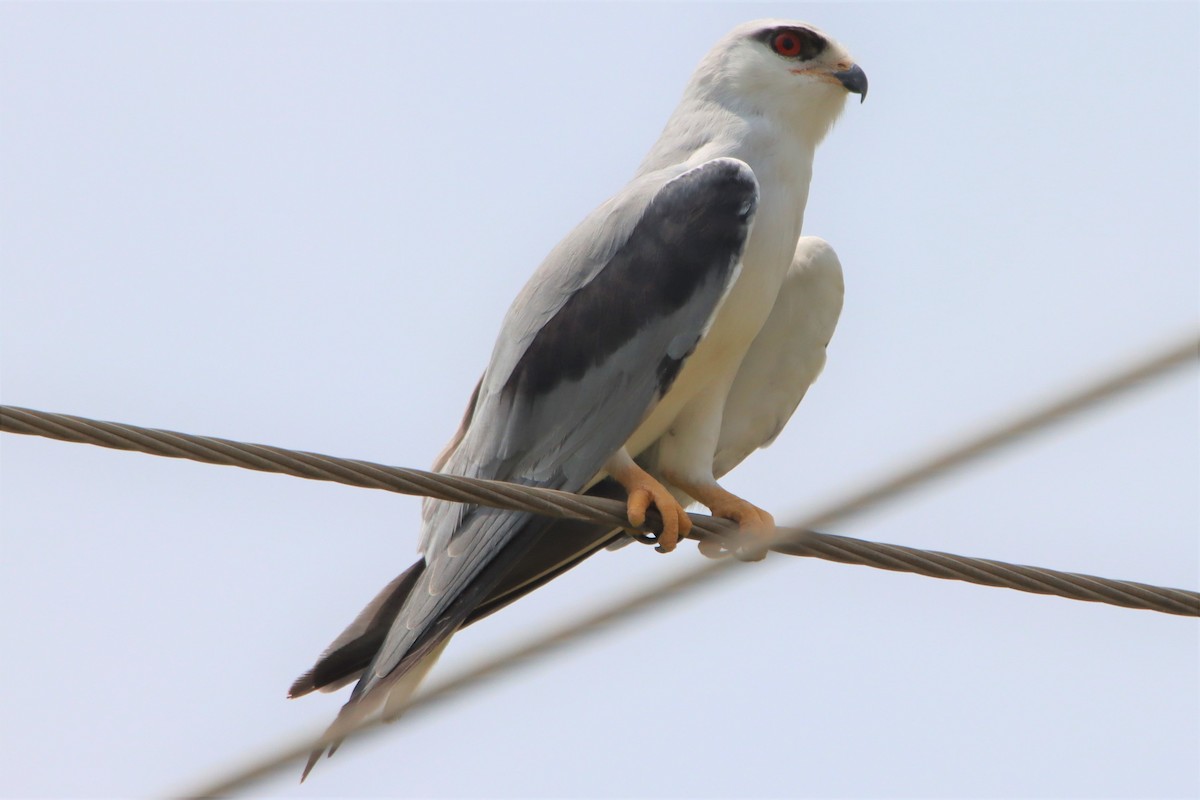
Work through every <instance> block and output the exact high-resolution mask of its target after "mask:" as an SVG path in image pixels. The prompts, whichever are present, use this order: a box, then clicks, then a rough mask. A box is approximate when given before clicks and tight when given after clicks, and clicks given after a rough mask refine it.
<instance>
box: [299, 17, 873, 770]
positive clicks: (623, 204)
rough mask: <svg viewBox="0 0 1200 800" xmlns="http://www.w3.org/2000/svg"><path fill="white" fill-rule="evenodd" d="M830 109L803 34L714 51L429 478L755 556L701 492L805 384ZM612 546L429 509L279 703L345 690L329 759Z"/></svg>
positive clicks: (665, 545) (516, 309)
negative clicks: (698, 533)
mask: <svg viewBox="0 0 1200 800" xmlns="http://www.w3.org/2000/svg"><path fill="white" fill-rule="evenodd" d="M850 92H853V93H857V94H859V95H862V96H863V97H865V95H866V92H867V80H866V76H865V74H864V73H863V71H862V70H861V69H860V68H859V67H858V66H857V65H855V64H854V62H853V61H852V60H851V58H850V56H849V54H848V53H847V52H846V51H845V50H844V49H843V48H842V46H841V45H839V44H838V43H837V42H835V41H834V40H832V39H831V38H829V37H828V36H826V35H825V34H824V33H822V32H821V31H819V30H817V29H816V28H814V27H812V26H810V25H807V24H804V23H800V22H789V21H785V20H760V21H756V22H750V23H746V24H744V25H741V26H738V27H737V28H735V29H734V30H733V31H731V32H730V33H729V34H728V35H727V36H725V37H724V38H723V39H722V40H721V41H720V42H718V43H717V44H716V46H715V47H714V48H713V49H712V50H711V51H710V52H709V53H708V55H706V56H705V57H704V59H703V60H702V61H701V63H700V65H699V67H698V68H697V69H696V71H695V73H694V74H693V76H692V78H691V81H690V82H689V84H688V86H687V88H686V90H685V92H684V96H683V99H682V101H681V102H680V104H679V106H678V108H677V109H676V110H675V112H674V114H673V115H672V116H671V118H670V119H669V120H668V122H667V125H666V127H665V129H664V131H663V133H662V135H661V136H660V138H659V140H658V142H657V143H656V144H655V145H654V147H653V148H651V150H650V153H649V154H648V155H647V156H646V158H645V160H644V161H643V162H642V164H641V167H640V168H639V169H638V171H637V173H636V174H635V175H634V177H633V180H632V181H631V182H630V183H629V185H628V186H626V187H625V188H624V189H623V190H621V191H620V192H619V193H617V194H616V195H615V196H614V197H612V198H611V199H609V200H608V201H607V202H605V203H604V204H602V205H601V206H600V207H599V208H598V209H597V210H596V211H594V212H593V213H592V214H590V215H589V216H588V217H587V218H586V219H584V221H583V222H582V223H580V225H579V226H578V227H576V228H575V229H574V230H573V231H572V232H571V233H570V234H568V235H567V237H566V238H565V239H563V241H562V242H560V243H559V245H558V246H557V247H555V248H554V250H552V251H551V253H550V254H549V256H547V258H546V260H545V261H544V262H543V263H542V265H541V267H539V269H538V270H537V272H536V273H535V274H534V276H533V278H532V279H531V280H530V281H529V283H528V284H527V285H526V286H525V288H524V289H523V290H522V291H521V293H520V294H519V295H518V297H517V299H516V300H515V301H514V303H513V305H512V307H511V308H510V309H509V312H508V314H507V316H506V317H505V319H504V322H503V324H502V326H501V330H500V334H499V336H498V338H497V341H496V345H495V349H494V350H493V353H492V357H491V361H490V363H489V364H488V367H487V369H486V371H485V372H484V374H483V377H482V378H481V380H480V382H479V385H478V386H477V387H476V389H475V393H474V394H473V395H472V397H471V400H470V403H469V405H468V409H467V413H466V416H465V418H464V420H463V424H462V426H461V427H460V429H459V431H458V432H457V433H456V434H455V436H454V437H453V439H452V440H451V442H450V444H449V445H448V446H447V448H446V450H445V451H444V452H443V453H442V455H441V456H439V458H438V460H437V463H436V464H435V469H438V470H440V471H442V472H445V473H449V474H454V475H466V476H470V477H479V478H493V479H498V480H506V481H513V482H517V483H524V484H528V485H531V486H541V487H548V488H554V489H563V490H566V491H574V492H580V491H589V492H590V493H592V494H598V495H605V496H610V497H625V498H626V502H627V513H628V517H629V520H630V523H631V524H633V525H634V526H637V525H640V524H641V523H642V522H643V521H644V519H645V515H646V512H647V510H648V509H649V507H650V506H651V505H653V506H655V507H656V508H657V509H658V511H659V513H660V514H661V516H662V518H663V530H662V532H661V534H659V537H658V543H659V550H661V551H663V552H667V551H670V550H672V549H674V547H675V546H676V543H677V542H678V540H679V538H681V537H683V536H686V535H687V533H688V531H689V529H690V525H691V523H690V521H689V520H688V518H687V515H686V513H685V512H684V506H685V505H687V504H689V503H691V502H693V501H699V502H700V503H702V504H704V505H705V506H707V507H708V508H709V510H710V511H711V512H712V513H713V514H714V515H716V516H721V517H725V518H728V519H732V520H736V521H737V522H738V523H739V526H740V527H741V528H742V529H743V530H744V531H746V532H747V533H749V534H754V535H756V536H758V537H765V536H769V535H770V533H771V532H772V531H773V529H774V521H773V519H772V518H771V516H770V515H769V514H768V513H767V512H765V511H763V510H761V509H759V508H758V507H756V506H754V505H752V504H750V503H749V502H747V501H745V500H743V499H741V498H739V497H736V496H735V495H733V494H731V493H729V492H728V491H726V490H725V489H723V488H722V487H721V486H720V485H719V484H718V483H717V478H719V477H720V476H721V475H723V474H724V473H725V472H726V471H728V470H729V469H732V468H733V466H735V465H736V464H737V463H739V462H740V461H741V460H742V459H743V458H745V457H746V455H748V454H749V453H750V452H752V451H753V450H755V449H756V448H758V447H761V446H764V445H765V444H768V443H770V441H772V440H773V439H774V437H775V436H776V435H777V434H778V433H779V431H780V429H781V428H782V427H783V425H784V423H786V421H787V419H788V418H789V417H790V416H791V414H792V411H793V410H794V409H795V407H796V405H797V404H798V403H799V402H800V399H801V398H802V397H803V395H804V392H805V391H806V390H807V388H808V386H809V385H810V384H811V383H812V381H813V380H815V379H816V377H817V374H818V373H819V372H820V370H821V367H822V365H823V364H824V358H825V345H826V344H827V343H828V341H829V338H830V336H832V333H833V328H834V325H835V324H836V322H837V317H838V314H839V313H840V310H841V299H842V276H841V267H840V264H839V263H838V260H837V257H836V255H834V253H833V251H832V249H831V248H830V247H829V246H828V245H827V244H825V243H824V242H823V241H821V240H819V239H813V238H808V237H806V238H804V239H801V238H800V231H801V225H802V222H803V217H804V208H805V204H806V203H807V200H808V186H809V180H810V178H811V175H812V162H813V155H814V152H815V150H816V147H817V145H818V144H819V143H820V142H821V140H822V139H823V138H824V137H825V135H826V133H828V131H829V129H830V128H831V127H832V125H833V123H834V121H835V120H836V119H837V117H838V115H839V114H840V113H841V110H842V108H843V106H844V104H845V100H846V97H847V94H848V93H850ZM623 535H624V534H623V533H622V532H621V531H608V530H604V529H602V528H597V527H596V526H592V525H586V524H582V523H575V522H567V521H561V520H558V521H556V520H550V519H545V518H541V517H537V516H534V515H531V514H526V513H517V512H510V511H502V510H497V509H490V508H482V507H474V506H462V505H459V504H454V503H448V502H443V501H438V500H430V501H427V502H426V504H425V513H424V519H423V526H422V537H421V552H422V554H423V559H422V560H421V561H418V562H417V563H416V564H414V565H413V566H412V567H411V568H410V569H409V570H408V571H406V572H405V573H404V574H402V575H401V576H399V577H398V578H396V580H394V581H392V583H390V584H388V586H387V587H385V588H384V590H383V591H382V592H381V593H380V594H379V595H378V596H377V597H376V598H375V599H374V600H373V601H372V602H371V603H370V604H369V605H368V606H367V608H366V609H364V610H363V612H362V613H361V614H360V615H359V617H358V618H357V619H355V621H354V622H353V623H352V624H351V625H350V627H349V628H347V629H346V631H344V632H343V633H342V635H341V636H339V637H338V639H337V640H335V641H334V643H333V644H332V645H330V647H329V648H328V649H327V650H326V651H325V653H324V654H322V656H321V658H320V659H319V660H318V661H317V663H316V665H315V666H314V667H313V668H312V669H311V670H310V671H309V672H307V673H305V674H304V675H303V676H301V677H300V678H299V679H297V681H296V682H295V683H294V684H293V686H292V688H291V691H290V692H289V695H290V696H292V697H296V696H300V695H303V694H307V693H308V692H311V691H313V690H314V689H322V690H324V691H330V690H333V689H336V688H339V687H341V686H344V685H345V684H346V683H349V682H350V681H352V680H355V679H357V680H358V684H357V685H356V686H355V688H354V690H353V692H352V693H351V696H350V699H349V701H348V702H347V703H346V704H345V706H343V708H342V711H341V713H340V714H339V715H338V718H337V720H335V721H334V723H333V725H332V726H331V728H330V731H329V734H328V735H329V737H330V738H331V739H338V738H340V737H341V736H342V735H344V733H345V732H346V731H347V730H349V729H350V728H352V727H353V726H354V725H355V724H357V723H358V722H359V721H361V720H363V719H365V718H366V717H368V716H369V715H371V714H373V713H375V712H377V711H379V710H380V709H381V708H382V709H383V713H384V715H385V716H391V715H392V714H393V713H394V712H395V711H396V710H397V709H399V708H401V707H402V706H403V704H404V702H405V701H406V700H407V698H408V696H409V695H410V694H411V693H412V691H413V690H415V688H416V686H417V684H418V683H419V681H420V680H421V678H422V677H423V676H424V675H425V673H426V672H427V671H428V669H429V668H430V667H431V666H432V665H433V662H434V661H435V660H436V658H437V656H438V655H439V654H440V653H441V650H442V649H443V648H444V647H445V645H446V643H447V642H448V640H449V637H450V636H451V635H452V634H453V633H454V632H455V631H457V630H458V629H459V628H461V627H462V626H464V625H466V624H470V623H471V622H473V621H475V620H476V619H479V618H481V617H482V616H485V615H487V614H489V613H491V612H492V611H495V610H496V609H498V608H500V607H502V606H503V605H506V604H507V603H509V602H512V601H513V600H515V599H517V598H518V597H520V596H522V595H524V594H526V593H527V592H529V591H532V590H533V589H535V588H537V587H538V586H540V585H542V584H543V583H545V582H546V581H547V580H550V579H551V578H553V577H556V576H557V575H559V574H561V573H562V572H563V571H565V570H566V569H569V568H570V567H572V566H574V565H575V564H577V563H579V561H581V560H583V559H584V558H586V557H587V556H589V555H591V554H592V553H594V552H596V551H597V550H599V549H601V548H603V547H605V546H607V545H611V544H613V543H614V542H616V541H617V540H618V539H620V537H622V536H623ZM710 553H711V551H710ZM743 555H746V554H743ZM750 555H751V557H761V554H760V553H757V552H751V553H750ZM321 752H322V751H321V750H317V751H315V752H314V753H313V755H312V757H311V758H310V759H309V763H308V765H307V767H306V768H305V772H304V774H305V775H307V774H308V772H309V770H311V769H312V767H313V765H314V764H315V763H316V760H317V759H318V758H319V757H320V755H321ZM330 752H331V754H332V749H331V751H330Z"/></svg>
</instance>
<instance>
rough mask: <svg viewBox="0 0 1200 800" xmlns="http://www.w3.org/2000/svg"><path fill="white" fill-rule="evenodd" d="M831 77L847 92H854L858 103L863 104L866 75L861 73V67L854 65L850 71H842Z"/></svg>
mask: <svg viewBox="0 0 1200 800" xmlns="http://www.w3.org/2000/svg"><path fill="white" fill-rule="evenodd" d="M833 77H835V78H837V79H838V81H840V82H841V84H842V86H845V87H846V91H847V92H854V94H857V95H859V99H858V102H860V103H861V102H863V101H864V100H866V99H867V73H865V72H863V71H862V67H860V66H859V65H858V64H855V65H854V66H853V67H851V68H850V69H844V70H842V71H841V72H835V73H833Z"/></svg>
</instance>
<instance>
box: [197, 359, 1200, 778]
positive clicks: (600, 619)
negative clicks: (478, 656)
mask: <svg viewBox="0 0 1200 800" xmlns="http://www.w3.org/2000/svg"><path fill="white" fill-rule="evenodd" d="M1197 356H1200V336H1196V337H1192V338H1189V339H1188V340H1187V341H1186V342H1183V343H1181V344H1179V345H1177V346H1174V347H1170V348H1165V349H1164V350H1162V351H1158V352H1156V353H1155V354H1153V355H1151V356H1149V357H1147V358H1146V359H1144V360H1142V361H1139V362H1137V363H1136V364H1133V365H1131V366H1129V367H1127V368H1124V369H1121V370H1118V371H1114V372H1113V373H1112V374H1110V375H1108V376H1106V377H1104V378H1102V379H1100V380H1097V381H1096V382H1094V383H1092V384H1089V385H1087V386H1085V387H1082V388H1081V389H1079V390H1077V391H1074V392H1069V393H1065V394H1063V395H1062V396H1061V397H1060V398H1059V399H1057V400H1055V401H1052V402H1048V403H1047V404H1046V405H1044V406H1042V407H1039V408H1036V409H1033V410H1031V411H1030V412H1028V413H1026V414H1023V415H1019V416H1015V417H1014V418H1013V419H1011V420H1010V421H1009V422H1007V423H1005V424H1001V425H997V426H994V427H992V428H989V429H987V430H985V431H983V432H981V433H980V434H979V435H977V436H975V437H972V438H970V439H967V440H964V441H963V442H962V443H961V444H959V445H957V446H954V447H949V448H947V449H945V450H944V451H941V452H938V453H936V454H934V455H932V456H930V457H929V458H927V459H925V460H923V461H919V462H917V463H914V464H912V465H911V466H909V467H908V468H907V469H903V470H899V471H897V472H896V473H895V474H894V475H890V476H887V477H886V478H884V479H881V480H879V481H877V482H874V483H871V484H869V485H867V486H864V487H863V488H862V489H861V490H860V491H857V492H853V493H850V494H848V495H847V496H846V497H844V498H843V499H841V500H839V501H837V502H834V503H831V504H829V505H828V506H826V507H825V508H824V509H822V510H820V511H819V512H817V513H815V514H813V515H811V516H810V517H809V518H808V519H807V520H805V522H804V523H802V525H801V526H800V527H801V529H803V528H808V527H811V526H815V525H825V524H829V523H830V522H832V521H834V520H844V519H846V518H847V517H849V516H851V515H853V514H855V513H858V512H860V511H862V510H865V509H866V508H868V507H870V506H874V505H876V504H877V503H878V502H880V501H881V500H884V499H887V498H890V497H892V496H895V495H897V494H899V493H902V492H904V491H906V490H908V489H911V488H913V487H914V486H915V485H917V484H919V483H921V482H924V481H928V480H930V479H932V478H934V477H936V476H937V475H939V474H941V473H942V472H944V471H945V470H947V469H950V468H953V467H958V466H961V465H963V464H965V463H967V462H968V461H971V460H973V459H975V458H977V457H979V456H981V455H984V454H985V453H988V452H991V451H993V450H995V449H996V448H997V447H999V446H1000V445H1003V444H1008V443H1012V442H1014V441H1015V440H1016V437H1017V436H1019V435H1022V434H1028V433H1032V432H1034V431H1036V430H1038V429H1041V428H1044V427H1046V426H1048V425H1050V424H1051V423H1054V422H1058V421H1062V420H1063V419H1065V418H1066V416H1067V415H1069V414H1071V413H1074V412H1078V411H1081V410H1083V409H1085V408H1087V407H1090V406H1094V405H1095V404H1097V403H1098V402H1099V401H1101V400H1105V399H1108V398H1111V397H1114V396H1115V395H1117V394H1119V393H1121V392H1123V391H1125V390H1128V389H1130V388H1132V387H1134V386H1137V385H1139V384H1140V383H1141V382H1142V381H1144V380H1146V379H1148V378H1150V377H1153V376H1155V375H1160V374H1162V373H1164V372H1166V371H1167V370H1169V369H1171V368H1173V367H1177V366H1180V365H1182V364H1184V363H1186V362H1188V361H1191V360H1193V359H1195V358H1196V357H1197ZM772 549H773V550H775V551H776V552H781V553H788V554H790V555H811V556H817V557H819V558H826V559H829V560H831V561H839V562H842V563H848V564H866V563H869V564H870V565H871V566H878V567H880V568H882V569H893V570H900V571H907V572H915V573H917V574H921V575H929V576H931V577H939V578H955V579H958V580H967V581H970V582H973V583H979V584H983V585H988V586H1010V588H1017V587H1015V586H1011V585H1010V583H1008V582H1006V581H1010V582H1011V581H1013V580H1017V581H1022V582H1024V585H1023V586H1022V587H1020V588H1022V589H1023V590H1024V591H1029V592H1036V593H1041V594H1062V595H1063V596H1076V595H1070V594H1066V593H1065V592H1067V591H1071V592H1076V593H1078V594H1077V596H1078V599H1087V600H1094V599H1096V597H1095V596H1091V593H1093V592H1100V591H1110V590H1115V591H1117V592H1120V593H1123V594H1125V595H1126V598H1127V599H1129V600H1131V601H1132V602H1133V605H1131V607H1144V606H1141V605H1140V603H1138V602H1137V601H1138V599H1139V598H1142V599H1144V598H1145V597H1147V596H1151V597H1157V598H1159V599H1162V600H1164V601H1166V602H1167V603H1168V604H1170V605H1172V606H1174V607H1177V608H1181V609H1186V611H1181V612H1168V613H1182V614H1185V615H1187V616H1197V615H1198V614H1200V593H1197V592H1192V591H1184V590H1179V589H1161V588H1158V587H1153V586H1146V585H1144V584H1138V583H1130V582H1125V581H1107V580H1105V579H1100V578H1092V577H1090V576H1086V575H1076V574H1072V573H1062V572H1055V571H1052V570H1041V569H1035V568H1031V567H1018V566H1015V565H1011V564H1004V563H1002V562H998V561H988V560H984V559H971V558H963V557H961V556H953V555H949V554H946V553H937V552H930V551H923V550H915V549H913V548H908V547H900V546H897V545H885V544H878V543H874V542H864V541H860V540H856V539H848V538H845V537H842V536H833V535H830V534H817V533H812V532H810V533H809V534H808V535H807V536H806V537H805V538H804V539H803V541H799V542H786V541H784V542H778V543H776V544H775V545H774V546H773V547H772ZM868 558H873V559H875V560H874V561H872V562H868V561H867V560H866V559H868ZM738 566H740V564H739V562H736V561H732V560H725V561H716V562H712V563H710V564H705V565H703V566H701V567H698V568H696V569H694V570H692V571H690V572H687V573H685V574H683V575H681V576H679V577H677V578H673V579H670V580H668V581H664V582H661V583H656V584H654V585H652V586H650V587H648V588H646V589H643V590H641V591H639V592H638V593H636V594H634V595H632V596H629V597H627V598H624V599H623V600H620V601H618V602H616V603H613V604H606V605H605V607H604V608H602V609H600V610H599V611H596V612H594V613H592V614H590V615H588V616H586V617H582V618H580V619H579V620H576V621H574V622H572V623H569V624H567V625H564V626H562V627H560V628H558V629H556V630H553V631H551V632H549V633H546V634H543V635H541V636H539V637H537V638H535V639H532V640H531V641H529V642H527V643H525V644H523V645H520V646H518V647H515V648H512V649H510V650H507V651H504V652H502V653H500V654H498V655H496V656H494V657H492V658H490V659H488V660H487V661H485V662H483V663H481V664H479V665H478V666H476V667H474V668H471V669H468V670H465V671H463V672H461V673H459V674H458V675H456V676H455V677H453V678H450V679H448V680H446V681H442V682H439V683H438V684H436V685H435V686H433V687H431V688H430V689H429V690H427V691H424V692H422V693H421V694H419V695H417V696H416V697H414V698H413V699H412V700H410V701H409V703H408V704H407V705H406V706H404V707H403V708H402V709H400V711H399V712H398V713H399V714H401V715H403V716H400V718H399V720H397V721H396V722H394V723H393V725H395V724H396V723H397V722H398V723H400V724H404V723H407V722H411V721H412V720H413V719H414V718H416V717H418V716H420V714H419V713H418V712H425V711H428V710H430V709H431V708H433V707H436V705H437V704H438V703H440V702H443V701H445V700H449V699H450V698H452V697H453V696H454V695H456V694H458V693H459V692H461V691H463V690H465V689H470V688H476V687H479V686H480V685H482V684H483V682H484V681H486V680H489V679H492V678H495V677H498V676H499V675H502V674H503V673H505V672H509V671H511V670H513V669H514V668H516V667H518V666H520V665H521V664H523V663H525V662H526V661H528V660H530V659H532V658H536V657H539V656H545V655H547V654H549V653H552V652H554V651H556V650H558V649H560V648H562V647H563V646H565V645H567V644H570V643H572V642H576V641H579V640H580V639H583V638H585V637H587V636H589V635H592V634H595V633H597V632H599V631H601V630H603V629H604V628H605V627H606V626H608V625H610V624H611V623H613V622H617V621H619V620H621V619H628V618H630V617H631V616H632V615H635V614H638V613H642V612H645V611H648V610H650V609H651V608H653V607H655V606H657V605H660V604H662V603H664V602H676V601H677V600H678V598H679V594H680V593H682V592H686V591H689V590H692V589H696V588H698V587H700V586H701V585H703V584H704V583H707V582H710V581H712V580H714V579H716V578H720V577H725V576H730V575H733V574H735V572H736V570H737V568H738ZM959 573H969V577H968V576H966V575H964V574H959ZM1060 581H1062V582H1061V583H1060ZM1097 586H1103V587H1104V588H1103V589H1097V588H1096V587H1097ZM1145 593H1148V595H1147V594H1145ZM1105 602H1115V595H1114V598H1113V599H1112V600H1105ZM1115 604H1116V605H1124V603H1123V602H1115ZM1176 604H1178V605H1176ZM380 733H382V723H381V721H380V720H379V719H378V718H375V719H372V720H368V721H366V722H365V723H364V724H362V725H361V726H360V727H357V728H355V729H353V730H351V731H350V732H349V733H348V736H347V738H349V737H350V736H353V737H362V736H366V737H370V736H374V735H379V734H380ZM329 744H332V742H329V741H326V740H324V738H323V737H322V736H310V737H306V738H304V739H302V740H298V741H296V742H293V743H291V744H288V745H285V746H282V747H280V748H278V749H276V750H274V751H272V752H270V753H266V754H264V755H263V756H262V757H261V758H258V759H256V760H255V761H254V762H252V763H250V764H247V765H245V766H242V767H239V768H234V769H231V770H230V771H229V772H227V773H224V774H221V775H219V777H217V778H215V779H210V780H208V781H205V782H204V784H203V785H200V786H197V787H195V788H194V789H192V790H189V791H186V792H181V793H179V794H177V795H173V796H178V797H214V796H220V795H225V794H229V793H231V792H235V791H237V790H239V789H244V788H246V787H247V786H249V785H251V784H253V783H256V782H257V781H260V780H262V779H264V778H267V777H269V776H271V775H273V774H275V773H277V772H278V771H280V770H281V769H283V768H285V767H286V766H287V765H289V764H291V763H292V762H294V761H297V760H303V758H304V757H306V756H307V755H308V754H309V753H310V752H312V751H313V750H314V749H316V748H317V747H326V746H328V745H329Z"/></svg>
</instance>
